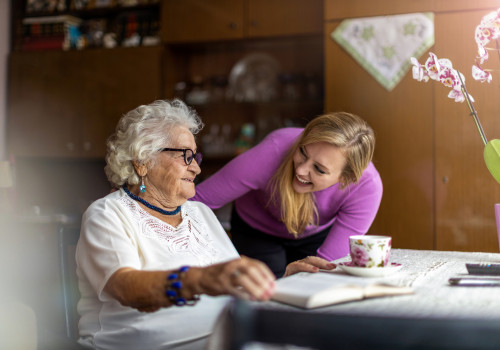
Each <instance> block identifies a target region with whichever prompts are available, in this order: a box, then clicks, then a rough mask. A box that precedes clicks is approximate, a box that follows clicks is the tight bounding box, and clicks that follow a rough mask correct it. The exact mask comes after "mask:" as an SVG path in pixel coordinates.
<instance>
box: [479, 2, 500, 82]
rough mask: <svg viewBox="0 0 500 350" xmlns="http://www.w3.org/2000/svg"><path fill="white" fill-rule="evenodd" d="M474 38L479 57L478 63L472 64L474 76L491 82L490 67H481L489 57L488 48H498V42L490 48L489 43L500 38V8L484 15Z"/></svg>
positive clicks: (481, 80)
mask: <svg viewBox="0 0 500 350" xmlns="http://www.w3.org/2000/svg"><path fill="white" fill-rule="evenodd" d="M474 38H475V40H476V43H477V53H478V55H477V57H476V64H475V65H473V66H472V77H473V78H474V79H475V80H478V81H480V82H485V81H486V82H488V83H489V82H491V80H492V76H491V73H489V71H491V70H490V69H483V68H482V67H481V65H482V64H484V62H486V61H487V60H488V58H489V54H488V50H496V51H499V49H498V43H497V47H496V48H494V49H493V48H488V47H486V45H488V44H489V43H490V42H491V41H492V40H495V41H496V40H497V39H498V38H500V9H498V10H497V11H493V12H490V13H488V14H487V15H486V16H484V17H483V18H482V20H481V23H480V24H479V25H478V26H477V27H476V31H475V35H474ZM499 54H500V52H499Z"/></svg>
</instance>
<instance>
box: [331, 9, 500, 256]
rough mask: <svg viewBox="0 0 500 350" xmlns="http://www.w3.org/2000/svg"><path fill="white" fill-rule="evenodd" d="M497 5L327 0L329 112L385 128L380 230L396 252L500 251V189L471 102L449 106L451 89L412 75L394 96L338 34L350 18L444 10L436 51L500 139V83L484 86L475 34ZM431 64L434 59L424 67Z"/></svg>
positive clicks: (378, 152) (375, 228)
mask: <svg viewBox="0 0 500 350" xmlns="http://www.w3.org/2000/svg"><path fill="white" fill-rule="evenodd" d="M497 6H498V3H495V2H494V1H488V0H484V1H476V2H468V1H453V2H451V1H445V0H441V1H419V2H415V1H406V0H405V1H398V2H394V1H389V0H376V1H371V0H353V1H349V2H345V1H342V2H339V1H333V0H327V1H326V2H325V19H326V21H325V42H324V44H325V61H326V66H325V109H326V110H346V111H349V112H353V113H356V114H358V115H360V116H361V117H363V118H364V119H366V120H367V121H368V122H369V123H370V125H371V126H372V127H373V129H374V130H375V135H376V138H377V145H376V149H375V155H374V164H375V166H376V167H377V168H378V170H379V172H380V174H381V176H382V181H383V183H384V195H383V198H382V203H381V207H380V210H379V213H378V215H377V217H376V219H375V222H374V224H373V225H372V227H371V229H370V232H371V233H377V234H387V235H391V236H393V244H394V246H395V247H398V248H414V249H438V250H461V251H491V252H497V251H498V241H497V234H496V226H495V216H494V203H498V202H499V198H500V185H499V184H498V183H497V182H496V181H495V180H494V179H493V177H492V176H491V175H490V174H489V172H488V170H487V168H486V166H485V164H484V160H483V144H482V142H481V139H480V137H479V134H478V132H477V129H476V127H475V125H474V122H473V120H472V118H471V117H470V116H469V110H468V108H467V106H466V104H465V103H464V104H460V103H456V102H454V101H453V100H452V99H449V98H448V97H447V94H448V92H449V89H448V88H446V87H444V86H443V85H442V84H440V83H438V82H435V81H430V82H428V83H423V82H417V81H416V80H414V79H412V76H411V71H410V72H408V73H407V75H406V76H405V77H404V79H403V80H402V81H401V82H400V83H399V84H398V85H397V86H396V87H395V88H394V89H393V90H392V91H390V92H389V91H387V90H385V89H384V88H383V87H382V86H381V85H380V84H378V83H377V82H376V81H375V80H374V79H373V77H372V76H371V75H370V74H369V73H368V72H366V71H365V70H364V69H363V68H362V67H361V66H360V65H359V64H358V63H357V62H356V61H355V60H354V59H353V58H352V57H351V56H350V55H349V54H348V53H347V52H346V51H344V50H343V49H342V48H341V47H340V46H339V45H338V44H337V43H336V42H335V41H333V40H332V39H331V37H330V34H331V32H332V31H333V30H334V29H335V28H336V27H337V26H338V25H339V23H340V22H341V21H342V19H344V18H350V17H366V16H374V15H387V14H393V13H394V14H398V13H408V12H415V11H418V12H425V11H431V12H434V15H435V45H434V46H433V47H432V48H431V49H430V51H431V52H434V53H435V54H436V55H437V56H438V57H439V58H449V59H450V60H451V61H452V62H453V66H454V67H455V68H457V69H459V70H461V71H462V72H463V74H464V75H465V76H466V79H467V80H466V83H467V88H468V90H469V92H470V94H471V95H472V96H473V97H474V98H475V100H476V103H475V107H476V109H477V111H478V114H479V118H480V120H481V122H482V124H483V128H484V130H485V132H486V135H487V137H489V138H500V123H498V122H495V121H496V119H497V118H498V115H499V114H500V104H499V103H498V97H497V96H498V94H499V93H500V90H498V80H499V79H500V77H499V76H494V77H493V82H492V83H491V84H487V83H483V84H481V83H479V82H476V81H474V80H473V79H472V77H471V73H470V71H471V66H472V64H473V63H474V59H475V56H476V50H477V46H476V43H475V41H474V30H475V27H476V26H477V25H478V24H479V23H480V20H481V18H482V16H484V15H486V14H487V13H489V12H490V11H492V10H495V9H496V7H497ZM427 57H428V54H427V53H424V54H423V55H422V56H421V58H420V62H421V63H423V62H425V60H426V59H427ZM490 61H492V62H491V63H490V64H491V65H496V67H498V63H497V62H493V61H494V60H493V59H490ZM495 81H496V83H495Z"/></svg>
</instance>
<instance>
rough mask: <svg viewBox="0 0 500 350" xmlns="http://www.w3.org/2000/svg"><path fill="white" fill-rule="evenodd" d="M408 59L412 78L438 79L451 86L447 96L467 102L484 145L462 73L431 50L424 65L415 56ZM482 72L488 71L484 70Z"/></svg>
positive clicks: (484, 139) (422, 79)
mask: <svg viewBox="0 0 500 350" xmlns="http://www.w3.org/2000/svg"><path fill="white" fill-rule="evenodd" d="M410 61H411V63H412V64H413V69H412V72H413V79H415V80H418V81H423V82H427V81H428V80H429V79H432V80H436V81H439V82H440V83H441V84H443V85H444V86H447V87H449V88H451V91H450V92H449V94H448V97H449V98H452V99H454V100H455V102H464V101H466V102H467V106H468V107H469V110H470V112H471V115H472V117H473V118H474V122H475V123H476V127H477V129H478V131H479V135H480V136H481V139H482V140H483V143H484V144H485V145H486V143H487V142H488V141H487V140H486V136H485V134H484V131H483V128H482V127H481V123H480V122H479V118H478V116H477V113H476V110H475V109H474V105H473V102H474V98H473V97H472V96H471V95H470V94H469V93H468V92H467V89H466V87H465V77H464V75H463V74H462V73H460V72H459V71H458V70H456V69H454V68H453V64H452V63H451V61H450V60H449V59H447V58H441V59H440V58H438V57H437V56H436V55H435V54H434V53H432V52H430V53H429V58H428V59H427V61H425V64H424V65H421V64H420V63H419V62H418V60H417V59H416V58H415V57H412V58H411V59H410ZM482 72H483V71H481V72H479V71H478V72H477V74H478V75H479V74H483V73H482ZM484 74H489V73H487V72H484ZM485 79H486V80H488V77H487V76H486V77H485Z"/></svg>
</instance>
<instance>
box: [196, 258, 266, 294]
mask: <svg viewBox="0 0 500 350" xmlns="http://www.w3.org/2000/svg"><path fill="white" fill-rule="evenodd" d="M274 281H275V277H274V274H273V273H272V272H271V270H269V268H268V267H267V266H266V265H265V264H264V263H262V262H260V261H258V260H254V259H250V258H247V257H245V256H242V257H241V258H240V259H235V260H231V261H229V262H226V263H222V264H216V265H211V266H208V267H205V268H203V269H201V271H200V277H199V286H200V288H201V289H202V291H203V293H205V294H208V295H221V294H231V295H234V296H237V297H240V298H244V299H251V300H262V301H264V300H269V299H270V298H271V297H272V295H273V294H274Z"/></svg>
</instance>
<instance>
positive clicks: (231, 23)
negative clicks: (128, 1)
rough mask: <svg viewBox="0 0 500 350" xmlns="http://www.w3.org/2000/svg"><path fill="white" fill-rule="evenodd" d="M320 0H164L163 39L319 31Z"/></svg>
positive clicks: (228, 37)
mask: <svg viewBox="0 0 500 350" xmlns="http://www.w3.org/2000/svg"><path fill="white" fill-rule="evenodd" d="M322 18H323V1H322V0H286V1H284V0H183V1H177V0H165V2H164V3H163V5H162V15H161V23H163V24H164V25H163V27H162V29H161V37H162V40H163V41H165V42H167V43H181V42H202V41H215V40H231V39H242V38H259V37H260V38H261V37H271V36H287V35H305V34H319V33H321V31H322Z"/></svg>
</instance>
